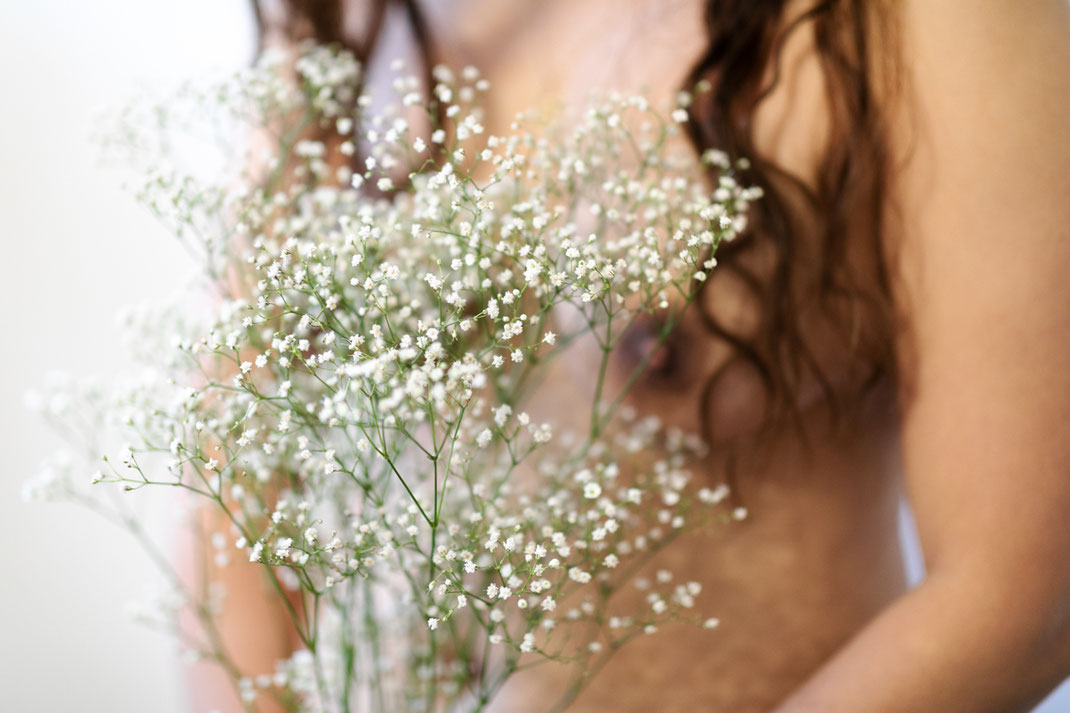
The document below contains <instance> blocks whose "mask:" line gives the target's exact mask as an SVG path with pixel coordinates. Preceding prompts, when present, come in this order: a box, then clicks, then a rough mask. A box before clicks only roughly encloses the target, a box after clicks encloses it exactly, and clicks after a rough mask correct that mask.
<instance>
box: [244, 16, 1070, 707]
mask: <svg viewBox="0 0 1070 713" xmlns="http://www.w3.org/2000/svg"><path fill="white" fill-rule="evenodd" d="M429 5H430V4H429ZM701 6H702V3H701V2H699V0H671V1H670V2H652V1H648V0H627V1H621V0H613V1H612V2H610V1H609V0H589V1H587V2H575V1H563V0H541V1H540V2H537V3H536V2H527V1H525V2H515V3H502V2H497V1H496V0H452V1H451V2H446V3H441V4H437V5H435V7H434V8H429V9H431V10H432V25H433V27H435V29H436V38H437V41H438V43H439V46H440V49H441V50H442V51H443V52H444V53H445V60H446V61H447V62H449V63H450V64H454V65H459V64H465V63H473V64H476V65H478V66H480V67H481V68H483V69H484V71H485V73H486V74H487V76H488V77H489V78H490V80H491V82H492V84H494V85H495V87H496V89H495V91H494V92H492V93H491V95H490V97H491V100H492V101H494V102H496V103H495V104H492V105H491V107H489V109H490V111H489V116H488V122H487V124H488V129H489V130H490V131H491V132H499V133H500V132H504V131H505V129H506V125H507V122H508V121H509V120H510V119H511V117H512V115H513V114H514V113H515V112H517V111H520V110H521V109H525V108H527V107H529V106H531V105H533V104H535V105H538V104H539V102H540V101H545V102H549V101H555V102H556V101H558V100H561V101H564V102H566V103H568V102H579V101H582V100H583V99H584V97H585V95H586V94H587V92H588V91H589V90H591V89H594V88H604V87H615V88H619V89H625V90H644V91H645V92H646V93H647V94H648V95H651V96H652V97H653V98H655V99H657V98H659V97H665V98H667V97H671V96H672V95H673V94H674V93H675V91H676V90H677V88H678V84H679V80H680V78H681V77H682V76H683V75H684V73H685V72H686V70H687V68H688V67H689V66H690V63H691V62H692V61H693V59H694V57H696V56H697V55H698V53H699V52H700V51H701V49H702V47H703V38H702V35H701V28H700V25H699V23H698V18H699V13H700V12H701ZM801 6H802V4H800V3H796V4H795V5H794V6H793V8H794V10H795V11H797V10H798V8H799V7H801ZM895 12H896V13H898V14H899V17H900V23H901V32H902V36H903V42H904V55H905V58H904V67H903V72H904V75H905V76H904V79H905V80H906V82H907V83H908V84H909V86H910V87H911V89H912V94H911V96H912V101H911V102H910V103H909V104H908V103H905V102H904V103H902V104H895V105H889V106H888V107H887V111H888V112H889V113H891V114H893V115H895V116H897V118H898V119H899V120H897V121H896V122H894V126H895V132H894V134H893V137H892V143H893V153H894V155H895V157H896V166H897V167H898V171H897V172H896V174H895V176H894V182H893V187H892V191H891V192H890V193H889V196H888V200H889V205H891V206H895V208H896V211H895V212H894V214H895V215H898V216H900V217H901V218H902V219H901V220H897V221H896V222H895V223H894V224H890V225H889V232H890V236H891V242H892V244H893V245H894V247H895V254H896V257H895V258H894V259H895V260H896V262H895V267H896V272H897V274H898V275H899V276H900V279H899V280H898V281H897V282H896V285H895V290H896V295H895V296H896V299H897V301H898V302H899V303H900V305H901V306H902V307H903V312H904V315H905V320H906V321H905V328H904V331H903V334H902V335H901V337H900V340H901V344H900V351H901V362H902V372H901V373H902V375H903V376H902V378H901V380H900V382H899V383H897V384H891V383H889V384H886V385H885V386H884V387H883V388H880V389H878V390H877V391H875V392H873V393H872V394H871V395H870V396H869V397H868V398H867V400H866V402H865V403H860V404H857V406H858V416H857V418H855V419H854V420H853V422H852V423H851V425H850V427H849V428H848V429H847V430H846V431H841V432H837V433H836V434H835V435H834V436H833V435H831V433H830V431H829V430H828V429H826V427H825V423H826V420H827V418H826V417H827V414H826V409H825V406H824V405H823V404H822V403H821V402H820V401H819V400H817V399H815V398H814V397H813V392H808V391H807V390H806V389H803V390H802V391H801V393H800V396H799V398H800V406H801V407H802V408H804V409H805V413H806V416H807V423H808V430H809V436H810V447H809V448H808V449H806V448H803V446H802V445H801V443H800V442H799V440H798V438H797V436H795V435H793V434H792V433H790V432H785V433H783V434H782V435H780V436H778V437H776V438H774V439H773V440H772V441H768V440H767V441H764V442H763V443H762V446H761V448H748V447H747V444H748V443H749V436H750V434H751V432H752V431H753V428H754V426H755V425H757V424H758V423H759V422H760V420H761V414H760V412H758V411H756V410H755V408H754V404H755V402H756V400H755V398H754V395H755V393H756V392H755V390H754V389H755V385H754V384H751V383H749V380H748V378H747V376H746V375H745V374H742V373H741V374H740V376H739V378H737V379H735V380H734V382H733V384H734V385H733V386H732V387H731V391H730V392H729V393H728V394H726V395H725V396H724V397H723V398H724V400H723V407H722V408H721V409H719V410H718V417H717V420H716V422H715V426H719V429H718V430H719V432H720V433H722V434H724V435H725V438H726V439H727V440H726V443H730V444H731V445H732V446H733V450H734V451H735V452H736V453H737V454H739V458H740V460H739V461H738V463H737V471H738V472H739V473H740V476H739V478H738V481H737V486H738V493H739V496H740V497H741V499H742V500H743V502H745V503H746V504H747V506H748V508H749V510H750V513H751V517H750V518H749V519H748V521H747V522H745V523H743V524H741V525H739V526H736V527H733V528H731V529H727V530H725V532H724V533H723V534H719V535H718V536H716V537H715V538H713V539H709V540H704V541H698V540H693V541H688V542H681V543H679V544H678V546H674V548H673V549H672V550H670V551H669V552H667V553H666V559H665V561H664V565H665V566H666V567H668V568H669V569H673V570H674V571H676V572H677V573H678V574H679V576H681V577H686V578H688V579H695V580H698V581H700V582H702V583H703V584H704V594H703V599H702V602H701V606H702V608H703V610H704V611H709V612H711V613H714V614H716V615H717V616H719V617H720V618H721V620H722V626H721V628H720V629H719V630H718V631H717V632H714V633H710V632H690V631H688V630H685V629H677V630H673V631H669V630H666V631H664V632H660V633H659V634H657V635H654V636H651V637H647V638H643V639H640V640H638V641H636V642H635V643H634V644H632V645H630V647H629V648H625V649H624V650H622V651H621V652H620V653H619V654H618V655H617V656H616V657H615V658H614V659H613V660H612V661H611V663H610V664H609V665H608V666H607V667H606V668H605V669H604V670H603V671H602V672H601V673H600V675H599V676H598V677H597V678H596V679H594V680H593V681H592V683H591V685H590V686H589V688H588V689H587V690H586V691H585V693H584V694H582V695H581V696H580V698H579V699H578V700H577V702H576V705H575V707H574V708H572V709H570V710H577V711H605V710H613V711H624V712H627V711H653V710H656V711H692V710H709V711H732V712H733V713H758V712H765V711H775V713H818V712H819V711H820V712H822V713H839V712H841V711H842V712H844V713H847V712H848V711H850V712H851V713H867V712H870V711H872V712H873V713H877V712H878V711H879V712H881V713H898V712H899V711H902V712H904V713H905V712H907V711H911V712H913V713H926V712H928V711H932V712H933V713H936V712H937V711H939V712H940V713H945V712H947V711H953V712H959V711H961V712H962V713H1002V712H1005V711H1024V710H1028V708H1029V706H1030V705H1032V704H1033V703H1035V702H1036V701H1037V700H1039V698H1040V697H1042V696H1043V694H1044V693H1045V692H1046V691H1047V690H1049V689H1050V688H1051V687H1052V686H1053V685H1055V684H1056V683H1057V682H1058V681H1059V680H1060V679H1061V678H1062V677H1064V676H1066V675H1067V674H1068V673H1070V528H1067V527H1066V513H1067V512H1070V426H1068V424H1070V280H1068V279H1066V273H1067V270H1068V269H1070V240H1068V238H1070V229H1068V228H1067V226H1068V225H1070V202H1067V201H1066V199H1065V197H1066V196H1067V195H1070V6H1067V4H1066V3H1065V2H1062V1H1061V0H1033V1H1031V2H1015V3H1008V2H996V1H995V0H983V1H982V2H965V1H964V0H941V1H938V2H925V3H922V2H920V1H917V2H904V3H902V4H897V5H896V8H895ZM789 14H791V12H789ZM809 42H810V40H809V37H808V36H807V34H806V32H804V31H803V32H799V33H796V39H795V40H793V41H792V42H789V46H788V48H787V49H786V55H785V56H786V66H787V67H789V68H790V70H791V71H789V72H788V73H787V74H786V75H785V78H784V81H783V82H782V86H781V88H780V89H777V90H776V92H775V93H774V95H773V96H772V97H771V98H770V99H769V101H768V102H767V103H766V105H765V106H764V108H763V109H762V110H761V112H760V113H759V116H758V117H757V123H756V132H757V137H758V140H759V141H758V143H759V148H760V149H761V150H762V151H763V152H765V153H767V154H768V155H770V156H772V157H774V158H776V159H777V160H778V161H779V162H780V163H781V164H782V165H784V166H786V167H787V168H789V169H790V170H792V171H793V172H795V173H796V174H798V175H799V176H801V177H803V178H804V179H806V178H809V177H810V176H811V175H812V173H813V169H814V161H815V156H816V155H817V152H818V150H819V148H820V145H821V140H822V138H823V136H824V126H825V120H824V113H823V107H822V105H821V96H822V91H821V78H820V72H819V69H818V66H817V64H816V63H815V62H814V60H813V58H812V56H811V55H810V54H809ZM890 259H891V258H890ZM712 299H715V300H716V309H719V310H724V312H723V313H724V314H725V315H729V314H730V315H732V316H733V318H736V319H740V320H747V319H753V317H754V315H753V314H751V313H749V312H748V306H747V305H746V304H743V303H741V302H740V301H739V300H738V298H736V297H734V296H733V290H732V289H731V285H730V284H728V285H727V286H726V287H725V288H724V289H722V290H721V291H720V292H714V294H713V296H712ZM683 335H684V337H685V338H686V339H684V340H681V342H680V343H681V344H687V345H690V347H691V348H690V349H689V350H688V352H687V358H685V359H680V360H674V362H673V364H674V367H673V368H674V371H673V372H672V373H666V374H661V375H658V376H656V377H651V378H650V379H649V380H647V381H645V382H643V383H641V384H640V385H639V386H638V389H637V391H636V394H635V398H636V404H637V405H639V406H640V407H642V408H644V409H648V410H651V411H653V412H656V413H661V414H663V415H664V416H665V417H666V418H667V419H669V420H673V421H674V422H677V423H680V424H681V425H689V424H690V426H691V427H692V428H695V427H697V422H696V421H695V420H694V419H693V417H692V414H695V413H696V406H697V404H696V403H695V398H696V397H695V395H694V394H695V391H696V390H697V389H696V388H695V384H696V383H697V381H698V380H699V379H700V378H701V375H702V374H703V373H706V371H708V369H709V368H710V367H711V366H714V365H716V364H718V363H719V360H721V359H723V358H724V357H725V355H724V352H723V348H722V347H719V346H718V345H717V344H715V343H713V342H712V341H711V340H709V338H708V337H705V336H703V335H702V334H701V332H700V331H698V330H691V329H687V328H686V326H685V330H684V332H683ZM827 360H828V361H827V362H826V364H827V365H828V366H830V367H831V368H833V369H834V370H837V369H840V368H841V367H842V368H843V369H844V373H846V364H841V363H840V362H839V361H838V357H837V355H836V354H835V353H830V354H828V355H827ZM574 378H579V379H581V380H582V378H583V377H582V374H580V375H578V376H576V375H574ZM846 378H847V377H845V379H846ZM897 403H898V407H897ZM722 466H723V464H722V463H720V462H719V461H718V457H717V456H716V451H715V457H714V458H712V459H711V462H710V463H709V467H708V471H707V472H706V473H704V474H703V477H706V478H709V479H710V480H711V481H713V482H716V481H718V480H720V479H721V478H722V477H723V470H722ZM901 474H903V475H901ZM904 482H905V489H906V493H907V495H908V496H909V499H910V501H911V503H912V505H913V507H914V508H915V511H916V515H917V519H918V523H919V530H920V533H921V537H922V544H923V547H924V551H925V556H926V563H927V567H928V571H929V575H928V578H927V579H926V581H925V582H924V583H923V584H922V585H921V586H919V587H918V588H916V589H915V590H913V591H911V592H910V593H906V592H905V583H904V579H903V575H902V567H901V555H900V551H899V545H898V538H897V531H896V507H897V501H898V497H899V494H900V491H901V489H902V487H903V484H904ZM235 586H238V587H240V585H235ZM239 591H240V589H239ZM233 596H235V597H237V596H239V595H238V594H234V595H233ZM236 628H238V627H236ZM271 654H272V655H274V654H275V652H274V651H272V652H271ZM263 662H264V663H263V666H262V668H263V670H271V669H272V667H273V659H268V658H267V657H266V656H265V657H264V659H263ZM250 665H252V664H250ZM254 672H259V671H254ZM562 685H563V682H562V681H560V680H556V679H555V677H554V675H553V674H552V673H548V672H542V671H536V672H534V673H532V674H530V675H526V676H523V677H518V678H517V680H516V681H515V682H514V683H513V684H511V685H510V686H509V687H507V688H506V689H505V691H504V692H503V693H502V696H501V697H500V699H499V700H498V702H497V710H501V711H540V710H545V709H547V708H548V707H549V706H550V705H551V704H552V703H553V700H554V696H555V693H557V692H559V691H560V688H561V686H562Z"/></svg>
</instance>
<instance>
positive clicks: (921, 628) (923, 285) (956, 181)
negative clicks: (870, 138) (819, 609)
mask: <svg viewBox="0 0 1070 713" xmlns="http://www.w3.org/2000/svg"><path fill="white" fill-rule="evenodd" d="M902 13H903V15H902V27H901V30H902V39H903V42H904V47H903V56H904V67H903V71H904V73H905V79H906V81H907V95H908V97H909V101H908V102H907V104H906V106H905V108H904V112H917V114H916V116H917V117H918V119H917V121H916V124H915V126H914V127H913V128H914V130H915V135H914V136H913V137H911V136H908V135H907V132H906V131H905V130H904V131H903V135H902V136H900V137H898V138H897V143H898V147H899V148H900V153H901V154H903V155H904V156H906V154H907V153H908V151H909V152H910V155H909V157H908V160H909V162H908V164H907V165H906V167H905V169H904V170H903V171H902V173H901V174H900V175H899V176H898V178H897V185H898V196H897V198H898V207H897V210H898V211H899V212H900V219H901V220H902V223H903V225H902V230H901V232H900V233H899V234H900V235H901V239H900V240H899V241H897V244H896V245H895V246H893V249H892V251H893V252H896V251H897V254H896V258H895V259H896V264H898V266H899V271H900V279H899V282H898V285H897V287H896V291H897V295H896V296H897V299H898V300H899V302H900V304H901V305H902V307H903V312H904V317H905V325H904V328H905V329H904V332H903V335H902V354H901V363H902V365H903V375H902V376H903V386H902V406H903V429H904V433H903V439H904V440H903V448H904V460H905V467H906V478H907V488H908V494H909V496H910V499H911V502H912V504H913V507H914V511H915V515H916V518H917V522H918V527H919V532H920V535H921V542H922V547H923V550H924V553H925V558H926V563H927V567H928V572H929V574H928V577H927V579H926V580H925V581H924V582H923V583H922V584H921V585H920V586H919V587H918V588H917V589H916V590H914V591H912V592H911V593H909V594H907V595H906V596H904V597H902V598H901V599H900V600H899V601H897V602H896V603H895V604H894V605H893V606H891V607H890V608H889V609H887V610H886V611H885V612H884V613H883V614H881V615H880V616H879V617H877V618H876V619H875V620H873V621H872V622H871V623H870V625H869V626H867V627H866V628H865V629H864V630H863V631H862V632H861V633H860V634H859V635H858V636H857V637H856V638H855V639H854V640H853V641H852V642H850V643H849V644H848V645H847V646H846V647H845V648H844V649H843V650H842V651H841V652H840V653H839V654H838V655H837V656H835V657H834V658H833V659H832V660H831V661H830V662H829V663H828V664H827V665H826V666H825V667H824V668H823V669H822V670H820V671H819V673H818V674H817V675H815V676H814V677H813V678H812V679H811V680H810V681H809V682H808V683H807V684H806V685H804V686H803V687H802V688H801V689H800V690H799V691H797V693H796V694H795V695H794V696H792V697H791V698H790V699H789V700H788V701H787V702H785V703H784V704H783V705H782V706H781V707H780V708H778V709H777V713H817V712H818V711H820V712H821V713H840V712H841V711H843V712H847V711H850V713H866V712H867V711H874V712H876V711H880V712H881V713H898V712H900V711H902V712H903V713H906V712H908V711H909V712H910V713H926V712H928V711H932V712H933V713H937V712H938V713H954V712H961V713H995V712H997V711H999V712H1005V711H1023V710H1027V709H1028V708H1029V707H1030V706H1031V705H1033V704H1034V703H1036V702H1037V701H1038V700H1039V699H1041V698H1042V697H1043V696H1044V695H1045V693H1046V692H1047V691H1049V690H1050V689H1051V688H1052V687H1053V686H1055V685H1056V684H1057V683H1058V682H1059V681H1060V680H1061V679H1062V678H1063V677H1065V676H1067V675H1068V674H1070V3H1067V2H1066V0H1015V1H1013V2H1012V1H1010V0H1002V1H999V0H971V1H969V2H967V1H966V0H913V2H907V3H904V4H903V9H902ZM906 126H907V124H906V122H905V121H901V122H900V123H899V126H898V127H897V130H902V129H905V128H906ZM914 139H916V140H914Z"/></svg>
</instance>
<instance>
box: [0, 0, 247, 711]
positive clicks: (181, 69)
mask: <svg viewBox="0 0 1070 713" xmlns="http://www.w3.org/2000/svg"><path fill="white" fill-rule="evenodd" d="M247 5H248V3H247V2H246V1H245V0H180V1H174V0H166V1H165V0H93V1H92V2H82V1H81V0H0V280H2V282H0V284H2V288H0V295H2V296H3V307H4V309H3V315H4V316H3V319H2V322H3V324H2V326H0V443H2V444H3V452H4V467H3V470H2V471H0V522H2V523H3V531H4V532H5V533H6V536H5V544H4V547H3V548H2V551H0V620H2V621H3V625H2V627H0V711H4V712H5V713H7V712H8V711H10V712H11V713H15V712H16V711H18V712H23V711H25V712H26V713H68V712H73V711H89V712H96V711H109V713H142V712H143V711H152V712H153V713H179V712H180V711H184V710H185V702H184V694H183V692H182V688H181V682H180V680H179V676H178V674H177V666H176V660H175V658H174V656H173V646H172V642H171V640H170V639H169V638H168V637H167V636H165V635H163V634H157V633H154V632H152V631H149V630H147V629H145V628H144V627H142V626H140V625H138V624H134V623H132V622H131V621H130V620H129V619H128V618H127V616H126V613H125V605H126V602H127V601H129V600H130V599H132V598H133V599H138V598H141V597H142V596H143V594H144V593H145V592H146V590H147V588H148V584H149V583H150V582H151V581H154V579H155V570H154V569H153V568H152V567H151V565H150V564H149V563H148V561H147V560H146V559H145V558H144V556H143V555H142V554H141V552H140V550H139V549H138V548H137V547H136V546H135V545H133V544H132V543H131V541H130V540H129V539H128V537H127V536H126V535H125V534H124V533H122V532H120V531H118V530H116V529H114V528H112V527H111V526H110V525H109V524H107V523H105V522H103V521H101V520H99V519H98V518H97V517H95V516H94V515H92V514H89V513H87V512H84V511H82V510H81V509H79V508H77V507H75V506H72V505H65V504H64V505H52V504H39V503H31V504H25V503H23V502H22V500H21V497H20V489H21V483H22V482H23V480H24V479H25V478H26V477H27V476H29V475H30V474H32V473H33V472H34V471H35V470H36V468H37V465H38V462H39V461H40V459H41V457H42V456H43V455H44V454H45V453H47V452H48V451H49V450H50V449H52V448H53V447H55V445H56V444H57V440H56V439H55V438H53V437H52V436H51V434H50V433H48V432H47V431H46V429H45V428H44V427H43V426H42V424H41V422H40V421H38V420H37V419H36V418H34V417H32V416H30V415H28V414H27V413H26V412H25V410H24V409H23V406H22V403H23V393H24V392H25V391H26V389H28V388H30V387H31V386H35V385H39V384H41V383H42V382H43V380H44V377H45V374H46V372H48V371H50V370H54V369H64V370H67V371H70V372H73V373H76V374H83V375H100V376H102V377H108V376H109V375H112V374H114V373H116V372H117V371H119V370H120V369H122V368H124V367H126V366H127V365H128V363H127V362H126V361H125V360H124V359H123V358H122V353H121V350H120V348H119V347H118V346H117V338H118V330H117V328H116V327H115V326H114V322H113V316H114V314H115V313H116V311H117V310H118V309H119V308H120V307H121V306H123V305H125V304H128V303H132V302H138V301H141V300H144V299H153V298H156V299H161V298H166V297H167V296H169V295H170V294H172V292H173V290H174V289H175V288H176V287H177V286H178V285H179V284H181V282H182V279H183V276H185V275H188V274H189V273H190V270H191V266H190V263H189V261H188V259H187V258H186V255H185V253H184V252H183V251H182V250H181V248H179V247H178V245H177V244H176V243H175V242H174V241H173V240H172V239H170V238H169V237H168V235H167V234H166V233H164V232H163V231H162V229H161V228H160V227H159V225H158V224H157V223H156V222H155V220H154V219H153V218H152V217H151V216H149V214H148V213H147V212H146V211H144V210H142V209H141V208H140V207H139V206H137V205H136V204H135V203H134V202H133V199H132V198H131V197H130V196H129V195H128V194H126V193H125V192H123V191H122V190H121V189H120V188H119V187H118V183H119V177H118V176H117V175H115V174H114V173H112V172H108V171H103V170H101V169H99V168H98V167H97V157H98V152H97V150H96V149H95V147H94V145H93V144H92V143H91V142H90V140H89V133H90V131H91V130H92V129H93V128H94V127H93V125H91V121H92V120H93V119H94V118H95V116H96V115H97V114H98V112H99V111H100V110H101V109H103V108H105V107H106V106H108V105H115V104H119V103H122V101H123V99H124V98H128V95H129V93H130V91H131V87H132V85H133V84H134V83H135V81H136V80H152V81H162V82H166V83H172V82H175V81H176V80H178V79H180V78H183V77H186V76H187V75H190V74H198V73H204V72H206V71H208V70H210V69H212V68H219V69H223V68H237V67H239V66H241V65H243V64H245V63H246V62H247V61H248V59H249V58H250V56H251V54H252V51H253V47H252V19H251V17H250V16H249V11H248V7H247Z"/></svg>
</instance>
